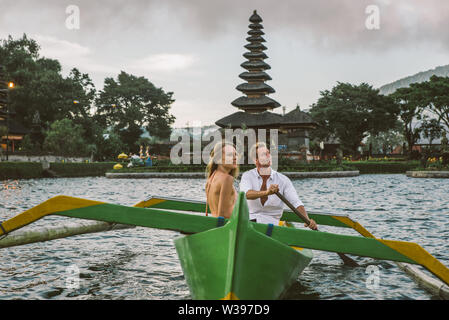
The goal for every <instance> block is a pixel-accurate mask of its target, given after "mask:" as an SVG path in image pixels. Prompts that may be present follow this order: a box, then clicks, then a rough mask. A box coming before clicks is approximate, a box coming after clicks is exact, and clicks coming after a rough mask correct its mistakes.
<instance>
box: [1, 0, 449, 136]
mask: <svg viewBox="0 0 449 320" xmlns="http://www.w3.org/2000/svg"><path fill="white" fill-rule="evenodd" d="M70 5H75V6H77V7H78V8H79V12H80V25H79V29H70V28H68V27H67V26H68V25H69V27H70V26H73V22H75V20H73V19H71V18H72V17H73V15H72V14H71V13H73V11H71V12H69V13H67V11H66V10H67V8H68V7H69V6H70ZM370 5H375V6H377V8H378V9H379V18H380V19H379V29H372V28H371V29H369V28H367V25H366V23H367V21H368V22H369V25H370V26H373V23H374V26H375V16H374V15H373V14H375V12H374V11H368V13H367V11H366V9H367V7H368V6H370ZM255 9H257V11H258V13H259V15H260V16H261V17H262V19H263V20H264V21H263V23H262V24H263V26H264V28H265V29H264V32H265V33H266V34H265V36H264V38H265V39H266V40H267V43H266V44H265V45H266V46H267V47H268V50H267V51H265V52H266V54H267V55H268V57H269V58H268V59H267V60H266V62H267V63H268V64H270V65H271V67H272V69H271V70H268V71H267V73H268V74H269V75H270V76H271V77H272V78H273V80H272V81H270V82H268V84H269V85H271V86H272V87H273V88H274V89H275V90H276V93H275V94H273V95H271V97H272V98H273V99H275V100H277V101H278V102H279V103H280V104H281V105H283V106H286V107H287V112H288V111H289V110H291V109H293V108H294V107H295V106H296V104H297V103H299V104H300V106H301V107H302V108H303V109H307V108H308V107H309V106H310V105H311V104H312V103H314V102H316V101H317V99H318V98H319V96H320V91H322V90H325V89H332V87H333V86H334V85H336V83H337V81H340V82H350V83H353V84H360V83H361V82H367V83H369V84H371V85H373V86H374V87H380V86H382V85H384V84H387V83H390V82H393V81H395V80H398V79H400V78H402V77H406V76H409V75H412V74H415V73H417V72H420V71H425V70H428V69H431V68H435V67H436V66H440V65H447V64H449V1H447V0H427V1H422V0H367V1H366V0H307V1H306V0H277V1H274V0H271V1H269V0H246V1H241V0H239V1H237V0H226V1H221V0H128V1H119V0H95V1H93V0H91V1H88V0H78V1H77V0H69V1H65V0H40V1H35V0H15V1H7V0H0V39H4V38H6V37H7V36H8V35H12V36H14V37H20V36H21V35H22V34H23V33H26V34H27V35H28V36H30V37H31V38H33V39H35V40H37V41H38V42H39V44H40V45H41V54H42V55H43V56H46V57H49V58H56V59H58V60H59V61H60V62H61V64H62V66H63V70H64V74H67V73H68V72H69V71H70V69H71V68H73V67H77V68H79V69H80V71H82V72H84V73H88V74H89V75H90V76H91V78H92V79H93V80H94V82H95V85H96V87H97V89H102V88H103V80H104V78H105V77H116V76H117V74H118V73H119V72H120V71H121V70H123V71H126V72H128V73H132V74H134V75H137V76H145V77H146V78H148V79H149V80H150V81H151V82H153V83H154V84H155V85H156V86H157V87H162V88H163V89H164V90H166V91H173V92H174V97H175V99H176V102H175V103H174V104H173V108H172V110H171V112H172V114H173V115H175V117H176V118H177V120H176V123H175V126H177V127H179V126H185V125H186V123H187V122H190V124H192V123H193V122H198V121H200V122H201V124H202V125H208V124H213V123H215V121H217V120H218V119H220V118H222V117H224V116H227V115H229V114H231V113H234V112H236V111H238V110H237V109H236V108H234V107H233V106H232V105H231V102H232V101H233V100H234V99H236V98H238V97H239V96H240V95H241V93H240V92H239V91H237V90H236V89H235V87H236V86H237V85H238V84H240V83H242V82H243V80H241V79H240V78H238V75H239V74H240V73H241V72H243V71H244V70H243V69H242V68H241V67H240V64H241V63H242V62H244V61H245V58H243V56H242V54H243V53H244V52H246V49H245V48H244V45H245V44H247V42H246V40H245V39H246V37H247V36H248V35H247V32H248V30H249V29H248V24H249V21H248V19H249V17H250V16H251V14H252V12H253V10H255ZM68 18H69V20H68V21H67V19H68ZM67 22H69V24H67ZM275 112H278V113H281V112H282V110H281V108H278V109H276V110H275Z"/></svg>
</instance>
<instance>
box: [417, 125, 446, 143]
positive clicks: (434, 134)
mask: <svg viewBox="0 0 449 320" xmlns="http://www.w3.org/2000/svg"><path fill="white" fill-rule="evenodd" d="M420 129H421V130H420V131H421V132H422V134H423V136H424V138H426V139H427V140H429V148H430V147H431V145H432V141H433V140H435V139H437V138H438V137H440V136H441V134H442V133H443V130H444V129H443V126H442V125H441V124H440V123H439V122H438V120H437V119H430V120H429V119H427V118H426V119H424V121H423V122H422V123H421V127H420Z"/></svg>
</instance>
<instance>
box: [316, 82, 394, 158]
mask: <svg viewBox="0 0 449 320" xmlns="http://www.w3.org/2000/svg"><path fill="white" fill-rule="evenodd" d="M397 114H398V109H397V106H396V105H395V104H394V103H393V101H392V99H390V98H389V97H387V96H384V95H381V94H379V90H375V89H373V88H372V86H370V85H368V84H366V83H362V84H360V85H358V86H355V85H352V84H349V83H340V82H338V84H337V85H336V86H335V87H334V88H333V89H332V91H329V90H325V91H322V92H321V97H320V98H319V100H318V102H317V103H316V104H314V105H313V106H312V108H311V110H310V115H311V116H312V118H313V119H314V120H315V121H316V122H317V123H318V124H319V125H320V127H321V129H320V131H321V133H322V134H321V138H324V136H325V138H329V137H335V138H339V139H340V141H341V147H342V148H343V149H344V150H345V151H346V152H350V153H352V154H354V155H357V154H358V148H359V147H360V145H361V142H362V140H363V139H364V138H365V137H366V136H367V135H368V134H372V135H376V134H378V133H379V132H383V131H387V130H389V129H390V128H393V127H394V125H395V123H396V120H397ZM324 132H325V133H324Z"/></svg>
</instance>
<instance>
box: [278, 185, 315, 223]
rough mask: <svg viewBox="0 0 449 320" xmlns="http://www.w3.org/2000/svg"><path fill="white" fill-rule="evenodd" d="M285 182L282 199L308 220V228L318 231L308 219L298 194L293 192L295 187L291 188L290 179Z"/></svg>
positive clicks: (313, 221)
mask: <svg viewBox="0 0 449 320" xmlns="http://www.w3.org/2000/svg"><path fill="white" fill-rule="evenodd" d="M286 179H287V181H285V184H286V185H285V190H284V197H285V198H286V199H287V200H288V201H289V202H290V203H291V204H293V206H295V207H296V210H298V211H299V212H300V213H301V214H302V215H303V216H304V217H306V218H307V219H309V220H310V225H309V226H308V227H309V228H310V229H312V230H318V227H317V224H316V222H315V220H313V219H310V218H309V215H308V214H307V211H306V208H305V207H304V204H303V203H302V201H301V200H300V199H299V197H298V193H297V192H296V190H295V187H293V183H292V182H291V181H290V179H288V178H286ZM304 226H306V227H307V224H304Z"/></svg>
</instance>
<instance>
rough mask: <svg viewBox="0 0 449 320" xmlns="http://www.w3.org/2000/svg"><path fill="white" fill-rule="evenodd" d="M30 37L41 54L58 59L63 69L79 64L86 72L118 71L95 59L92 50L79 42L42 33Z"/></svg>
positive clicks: (66, 69) (69, 68)
mask: <svg viewBox="0 0 449 320" xmlns="http://www.w3.org/2000/svg"><path fill="white" fill-rule="evenodd" d="M32 38H33V39H35V40H36V41H37V42H38V43H39V45H40V46H41V50H40V54H41V56H44V57H46V58H52V59H57V60H59V62H60V63H61V65H62V66H63V68H64V69H65V71H68V70H71V69H72V68H74V67H78V68H79V67H80V66H81V67H82V68H83V69H84V70H83V71H88V72H99V73H117V72H118V71H119V69H118V68H115V67H111V66H108V65H104V64H101V63H99V62H98V61H96V60H95V58H94V52H93V51H92V50H91V49H90V48H88V47H86V46H83V45H81V44H79V43H75V42H70V41H67V40H61V39H58V38H56V37H52V36H48V35H42V34H36V35H33V36H32Z"/></svg>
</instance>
